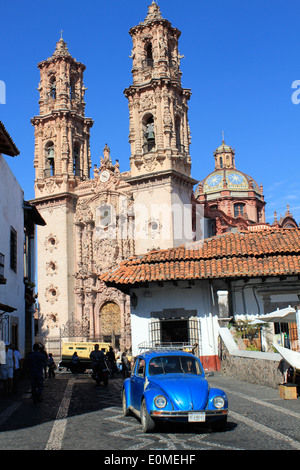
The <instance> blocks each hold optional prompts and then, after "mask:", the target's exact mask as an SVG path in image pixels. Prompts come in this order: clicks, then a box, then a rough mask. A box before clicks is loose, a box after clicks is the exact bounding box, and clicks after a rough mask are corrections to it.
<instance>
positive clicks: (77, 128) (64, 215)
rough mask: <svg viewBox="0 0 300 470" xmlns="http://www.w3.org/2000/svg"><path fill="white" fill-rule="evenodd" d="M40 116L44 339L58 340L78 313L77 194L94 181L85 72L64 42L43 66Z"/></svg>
mask: <svg viewBox="0 0 300 470" xmlns="http://www.w3.org/2000/svg"><path fill="white" fill-rule="evenodd" d="M38 68H39V70H40V84H39V87H38V91H39V115H38V116H35V117H34V118H33V119H32V120H31V123H32V125H33V126H34V128H35V157H34V167H35V199H34V201H33V202H34V204H35V205H36V207H37V208H38V210H39V212H40V213H41V215H42V217H43V218H44V220H45V221H46V225H45V226H44V227H39V229H40V230H38V231H37V245H38V259H37V272H38V286H39V293H38V299H39V307H40V317H41V318H42V319H43V321H42V328H43V332H42V333H41V334H43V335H44V334H46V336H48V335H50V336H51V335H52V336H55V335H56V336H59V327H61V326H62V325H65V324H66V323H67V322H68V321H69V317H70V315H72V312H74V309H75V306H74V265H75V255H76V253H75V250H74V232H75V228H74V215H75V210H76V201H77V199H78V196H77V194H76V188H77V187H78V185H79V184H80V183H82V182H85V181H86V180H88V179H89V174H90V167H91V157H90V144H89V142H90V128H91V127H92V125H93V121H92V119H90V118H86V117H85V102H84V93H85V90H86V89H85V87H84V84H83V72H84V70H85V66H84V65H83V64H81V63H80V62H77V61H76V60H75V59H74V58H73V57H72V56H71V54H70V53H69V51H68V48H67V44H66V43H65V42H64V40H63V38H61V39H60V40H59V41H58V42H57V44H56V49H55V51H54V53H53V54H52V56H51V57H50V58H48V59H46V60H44V61H42V62H40V63H39V64H38Z"/></svg>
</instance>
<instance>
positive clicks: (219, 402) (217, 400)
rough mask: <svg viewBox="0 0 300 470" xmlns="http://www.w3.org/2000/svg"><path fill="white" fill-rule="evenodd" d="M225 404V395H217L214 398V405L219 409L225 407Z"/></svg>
mask: <svg viewBox="0 0 300 470" xmlns="http://www.w3.org/2000/svg"><path fill="white" fill-rule="evenodd" d="M224 405H225V400H224V398H223V397H215V398H214V406H215V407H216V408H218V409H219V408H223V407H224Z"/></svg>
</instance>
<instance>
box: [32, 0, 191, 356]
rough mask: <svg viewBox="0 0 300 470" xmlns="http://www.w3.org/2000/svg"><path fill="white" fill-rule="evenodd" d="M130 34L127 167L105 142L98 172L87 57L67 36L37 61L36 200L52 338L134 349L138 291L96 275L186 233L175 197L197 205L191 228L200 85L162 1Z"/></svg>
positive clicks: (42, 301)
mask: <svg viewBox="0 0 300 470" xmlns="http://www.w3.org/2000/svg"><path fill="white" fill-rule="evenodd" d="M130 34H131V36H132V40H133V51H132V59H133V68H132V76H133V84H132V85H131V86H130V87H129V88H128V89H126V90H125V95H126V97H127V98H128V105H129V129H130V135H129V141H130V144H131V156H130V171H129V172H125V173H121V172H120V168H119V163H118V161H115V163H113V162H112V160H111V156H110V149H109V148H108V146H107V145H105V147H104V150H103V156H102V157H101V161H100V165H99V167H97V166H95V168H94V170H93V177H90V170H91V155H90V144H89V142H90V129H91V127H92V125H93V121H92V119H90V118H87V117H85V102H84V94H85V91H86V88H85V86H84V83H83V72H84V70H85V66H84V65H83V64H81V63H80V62H77V61H76V60H75V59H74V58H73V57H72V56H71V55H70V53H69V51H68V48H67V45H66V43H65V42H64V40H63V39H62V38H61V39H60V40H59V41H58V43H57V45H56V49H55V52H54V53H53V55H52V57H50V58H48V59H47V60H44V61H42V62H41V63H39V64H38V68H39V69H40V76H41V79H40V84H39V87H38V91H39V95H40V99H39V106H40V113H39V115H38V116H35V117H34V118H33V119H32V124H33V126H34V127H35V158H34V167H35V172H36V175H35V200H34V203H35V205H36V206H37V207H38V209H39V211H40V213H41V215H42V217H43V218H44V220H45V221H46V223H47V225H46V226H45V227H39V230H38V291H39V293H38V299H39V307H40V329H41V335H42V337H43V338H44V339H43V340H44V341H45V342H46V344H47V340H50V339H51V338H54V337H58V336H61V337H62V336H63V337H68V338H69V339H72V338H74V340H75V339H76V340H83V339H90V340H91V339H96V340H101V341H103V340H105V341H109V342H111V343H112V344H113V345H116V346H120V347H121V349H127V350H130V347H131V325H130V299H129V297H128V296H126V295H125V294H122V293H121V292H120V291H118V290H115V289H112V288H107V287H106V286H105V285H104V284H103V283H101V282H100V281H99V275H100V274H101V273H102V272H103V271H107V270H110V269H114V267H116V266H117V265H118V264H120V263H121V262H122V260H124V259H127V258H129V257H130V256H131V255H134V254H139V253H144V252H147V251H150V250H151V249H160V248H170V247H172V246H174V245H176V244H181V243H182V242H183V238H182V234H181V233H180V235H179V236H178V237H176V233H175V227H176V226H181V225H182V224H181V223H177V221H176V214H175V216H174V214H173V215H172V207H173V205H175V206H176V208H177V210H178V217H181V218H182V215H183V212H184V206H185V205H187V206H188V208H189V209H188V210H190V213H189V214H188V217H187V220H188V222H187V224H188V225H189V228H190V229H191V207H190V206H191V199H192V190H193V185H194V184H195V182H196V181H195V180H193V179H192V178H191V176H190V170H191V158H190V155H189V145H190V130H189V125H188V117H187V114H188V105H187V102H188V100H189V98H190V95H191V93H190V90H187V89H183V88H182V87H181V71H180V59H181V57H182V56H180V54H179V52H178V38H179V36H180V32H179V31H178V30H177V29H176V28H173V27H172V26H171V24H170V23H169V21H167V20H165V19H163V18H162V16H161V13H160V10H159V7H158V6H157V4H156V3H155V2H154V1H153V2H152V4H151V5H150V6H149V8H148V14H147V17H146V19H145V21H144V22H143V23H140V24H139V25H138V26H136V27H134V28H132V29H131V30H130ZM153 208H154V209H153ZM161 208H163V211H161ZM190 231H191V230H190ZM189 241H190V240H189Z"/></svg>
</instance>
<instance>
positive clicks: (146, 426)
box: [141, 400, 155, 432]
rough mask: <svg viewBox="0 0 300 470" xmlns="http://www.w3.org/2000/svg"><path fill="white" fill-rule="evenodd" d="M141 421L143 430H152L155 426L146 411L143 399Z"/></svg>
mask: <svg viewBox="0 0 300 470" xmlns="http://www.w3.org/2000/svg"><path fill="white" fill-rule="evenodd" d="M141 423H142V431H143V432H152V431H154V428H155V421H154V420H153V419H152V418H151V416H150V415H149V413H148V411H147V406H146V402H145V400H143V401H142V405H141Z"/></svg>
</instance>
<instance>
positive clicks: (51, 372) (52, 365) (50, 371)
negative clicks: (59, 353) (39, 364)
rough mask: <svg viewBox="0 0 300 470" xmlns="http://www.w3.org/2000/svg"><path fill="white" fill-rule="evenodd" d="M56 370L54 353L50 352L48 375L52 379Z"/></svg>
mask: <svg viewBox="0 0 300 470" xmlns="http://www.w3.org/2000/svg"><path fill="white" fill-rule="evenodd" d="M55 370H56V364H55V362H54V359H53V355H52V353H49V355H48V377H49V379H51V377H53V378H54V377H55V372H54V371H55Z"/></svg>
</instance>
